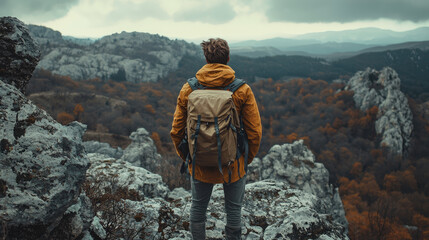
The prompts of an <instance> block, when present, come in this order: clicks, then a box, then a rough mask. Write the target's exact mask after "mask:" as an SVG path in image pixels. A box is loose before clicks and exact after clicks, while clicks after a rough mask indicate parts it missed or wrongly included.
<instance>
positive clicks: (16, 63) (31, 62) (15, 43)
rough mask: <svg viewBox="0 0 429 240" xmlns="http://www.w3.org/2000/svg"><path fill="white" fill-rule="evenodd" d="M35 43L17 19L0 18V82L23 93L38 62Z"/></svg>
mask: <svg viewBox="0 0 429 240" xmlns="http://www.w3.org/2000/svg"><path fill="white" fill-rule="evenodd" d="M39 57H40V52H39V48H38V45H37V43H36V42H35V41H34V40H33V39H32V38H31V36H30V34H29V31H28V29H27V27H26V26H25V25H24V23H22V22H21V21H20V20H18V19H17V18H13V17H2V18H0V66H1V67H0V81H3V82H5V83H8V84H11V85H13V86H15V87H17V88H18V89H19V90H20V91H21V92H25V87H26V85H27V83H28V81H29V80H30V78H31V74H32V73H33V70H34V68H35V67H36V65H37V62H38V61H39Z"/></svg>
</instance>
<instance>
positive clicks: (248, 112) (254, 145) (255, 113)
mask: <svg viewBox="0 0 429 240" xmlns="http://www.w3.org/2000/svg"><path fill="white" fill-rule="evenodd" d="M241 114H242V117H243V124H244V129H245V130H246V134H247V138H248V140H249V159H248V163H249V164H250V163H251V162H252V160H253V158H254V157H255V156H256V154H257V153H258V151H259V145H260V144H261V138H262V125H261V117H260V115H259V110H258V105H257V103H256V99H255V96H254V95H253V92H252V89H251V88H250V87H248V89H247V91H246V100H245V102H244V104H243V106H242V110H241Z"/></svg>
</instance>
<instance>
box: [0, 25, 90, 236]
mask: <svg viewBox="0 0 429 240" xmlns="http://www.w3.org/2000/svg"><path fill="white" fill-rule="evenodd" d="M0 34H1V35H0V51H1V53H0V221H1V226H2V227H1V228H0V236H2V237H4V238H6V239H49V238H50V239H52V238H63V237H65V236H69V237H77V236H78V235H80V234H81V232H82V230H83V228H84V227H85V225H88V223H85V222H87V221H85V220H83V219H88V217H85V216H88V215H91V214H90V212H89V211H83V210H84V209H88V208H82V211H74V212H73V213H72V212H70V211H72V210H70V207H71V206H72V205H74V204H76V203H78V202H79V201H78V200H79V199H80V200H81V201H83V200H82V199H81V198H79V195H80V186H81V184H82V183H83V181H84V180H85V172H86V169H87V168H88V167H89V161H88V159H87V158H86V153H85V151H84V148H83V146H82V140H81V139H82V135H83V133H84V131H85V129H86V126H85V125H83V124H81V123H78V122H73V123H71V124H70V125H69V126H63V125H61V124H59V123H58V122H56V121H55V120H54V119H52V117H51V116H49V115H48V114H47V113H46V112H45V111H43V110H41V109H39V108H38V107H37V106H36V105H34V104H33V103H32V102H31V101H29V100H28V99H26V97H25V96H24V94H23V92H24V89H25V87H26V84H27V82H28V80H29V79H30V77H31V74H32V71H33V69H34V67H35V65H36V64H37V59H38V57H39V51H38V49H37V45H36V44H35V42H34V41H33V39H32V38H31V37H30V36H29V34H28V30H27V29H26V27H25V26H24V24H23V23H22V22H21V21H19V20H18V19H16V18H11V17H6V18H1V19H0ZM73 221H74V223H73ZM69 223H70V224H69ZM63 224H64V226H65V225H68V226H70V228H67V230H65V229H63V230H61V227H59V225H63Z"/></svg>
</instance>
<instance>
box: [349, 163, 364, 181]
mask: <svg viewBox="0 0 429 240" xmlns="http://www.w3.org/2000/svg"><path fill="white" fill-rule="evenodd" d="M362 169H363V168H362V163H361V162H355V163H354V164H353V167H352V169H351V170H350V174H351V175H352V176H353V177H355V178H356V177H359V176H360V175H361V174H362Z"/></svg>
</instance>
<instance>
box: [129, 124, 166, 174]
mask: <svg viewBox="0 0 429 240" xmlns="http://www.w3.org/2000/svg"><path fill="white" fill-rule="evenodd" d="M130 139H131V140H132V143H131V144H130V145H128V147H127V148H126V149H125V150H124V155H123V156H122V159H123V160H125V161H127V162H130V163H131V164H133V165H134V166H137V167H142V168H145V169H147V170H149V171H151V172H158V170H159V169H158V168H159V166H160V163H161V155H160V154H159V153H158V152H157V150H156V147H155V144H154V142H153V140H152V138H151V137H150V136H149V132H148V131H146V129H144V128H139V129H137V130H136V131H135V132H133V133H131V135H130Z"/></svg>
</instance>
